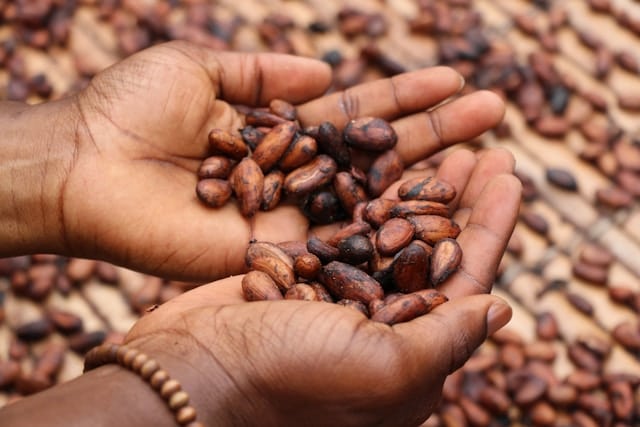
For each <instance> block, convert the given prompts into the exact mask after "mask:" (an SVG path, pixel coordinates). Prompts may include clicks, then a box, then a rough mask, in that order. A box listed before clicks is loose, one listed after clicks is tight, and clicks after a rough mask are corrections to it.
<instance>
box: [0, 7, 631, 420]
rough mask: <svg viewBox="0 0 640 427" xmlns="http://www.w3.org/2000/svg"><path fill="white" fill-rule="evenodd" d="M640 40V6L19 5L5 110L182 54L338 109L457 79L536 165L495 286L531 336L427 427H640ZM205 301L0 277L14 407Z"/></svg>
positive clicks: (88, 283) (6, 42) (49, 273)
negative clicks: (418, 83)
mask: <svg viewBox="0 0 640 427" xmlns="http://www.w3.org/2000/svg"><path fill="white" fill-rule="evenodd" d="M639 36H640V2H638V1H637V0H564V1H561V0H555V1H554V0H538V1H525V0H448V1H447V0H394V1H381V0H380V1H374V0H370V1H368V0H358V1H355V0H354V1H335V0H322V1H320V0H309V1H276V0H267V1H257V0H233V1H225V0H221V1H213V0H211V1H204V0H190V1H186V0H185V1H178V0H173V1H160V0H104V1H93V0H75V1H66V0H16V1H2V0H0V99H2V100H16V101H25V102H27V103H30V104H35V103H40V102H44V101H47V100H54V99H58V98H60V97H64V96H66V95H68V94H71V93H74V92H76V91H78V90H80V89H82V88H83V87H84V85H86V84H87V82H88V81H89V80H90V79H91V77H92V76H93V75H95V74H96V73H97V72H99V71H100V70H102V69H104V68H106V67H108V66H109V65H111V64H113V63H115V62H117V61H118V60H120V59H122V58H124V57H126V56H128V55H131V54H133V53H135V52H137V51H139V50H141V49H144V48H146V47H149V46H151V45H153V44H157V43H161V42H164V41H167V40H173V39H184V40H190V41H193V42H196V43H201V44H204V45H206V46H209V47H211V48H212V49H217V50H238V51H250V52H255V51H273V52H283V53H291V54H295V55H300V56H307V57H314V58H319V59H322V60H324V61H326V62H328V63H329V64H330V65H331V66H332V67H333V70H334V81H333V85H332V89H331V90H340V89H344V88H347V87H349V86H352V85H355V84H357V83H361V82H364V81H369V80H374V79H379V78H384V77H386V76H392V75H394V74H397V73H401V72H403V71H408V70H415V69H418V68H421V67H428V66H433V65H437V64H446V65H449V66H451V67H454V68H455V69H457V70H458V71H459V72H460V73H461V74H463V75H464V76H465V78H466V86H465V88H464V89H463V92H471V91H474V90H477V89H489V90H493V91H495V92H496V93H498V94H499V95H500V96H502V97H503V98H504V99H505V101H506V102H507V105H508V107H507V114H506V117H505V120H504V122H503V123H502V124H501V125H500V126H498V127H497V128H495V129H493V130H491V131H489V132H486V133H485V134H483V135H482V136H481V137H479V138H478V140H477V141H470V142H469V143H468V144H466V146H467V147H468V148H472V149H474V150H475V149H480V148H482V147H489V146H502V147H505V148H507V149H509V150H510V151H511V152H512V153H513V154H514V155H515V157H516V159H517V174H518V177H519V178H520V179H521V180H522V182H523V184H524V193H523V199H522V204H521V212H520V217H519V221H518V224H517V226H516V230H515V233H514V235H513V237H512V239H511V242H510V243H509V247H508V250H507V253H506V254H505V256H504V258H503V262H502V265H501V268H500V275H499V277H498V278H497V280H496V284H495V287H494V292H495V293H496V294H498V295H500V296H502V297H503V298H505V299H507V300H508V301H509V302H510V303H511V304H512V306H513V307H514V317H513V320H512V321H511V322H510V323H509V324H508V325H507V327H506V328H505V329H504V330H502V331H499V332H498V333H497V334H496V335H495V336H493V337H492V338H491V339H490V340H489V341H488V342H487V343H486V344H484V345H483V346H482V347H481V348H480V349H479V350H478V351H477V352H476V354H474V356H473V357H472V358H471V360H470V361H469V362H468V363H467V364H466V365H465V366H464V367H463V368H461V369H460V370H459V371H457V372H456V373H455V374H453V375H452V376H451V377H450V378H449V380H448V381H447V383H446V385H445V390H444V395H443V400H442V403H441V405H440V407H439V408H438V410H437V412H436V413H435V414H434V415H433V416H432V417H431V418H430V419H429V420H428V421H427V423H426V424H425V425H428V426H440V425H442V426H447V427H453V426H518V425H522V426H530V425H533V426H579V427H583V426H584V427H586V426H617V427H622V426H637V425H640V387H639V385H640V361H639V359H638V357H639V355H640V324H639V317H638V314H639V313H640V209H639V207H640V204H639V200H640V120H638V119H639V118H640V114H639V113H640V78H639V72H640V55H639V54H638V52H639V51H640V50H639V49H638V48H639V47H640V39H639ZM454 149H455V148H454ZM439 158H441V156H436V158H434V159H431V162H433V163H434V164H437V162H438V159H439ZM194 286H197V284H195V283H184V282H175V281H166V280H162V279H159V278H156V277H152V276H147V275H143V274H140V273H136V272H133V271H130V270H126V269H123V268H119V267H115V266H113V265H111V264H108V263H105V262H99V261H92V260H85V259H76V258H73V259H70V258H65V257H59V256H54V255H47V254H39V255H33V256H25V257H16V258H8V259H0V406H2V405H5V404H10V403H11V402H12V401H15V400H16V399H20V398H21V397H23V396H26V395H29V394H32V393H35V392H37V391H40V390H43V389H46V388H47V387H50V386H51V385H53V384H56V383H59V382H64V381H68V380H70V379H72V378H74V377H76V376H78V375H79V374H80V373H81V372H82V360H83V356H84V354H85V353H86V352H87V351H88V350H89V349H90V348H92V347H93V346H96V345H98V344H100V343H102V342H104V341H113V342H119V341H120V340H121V339H122V337H123V334H124V333H125V332H126V331H127V330H128V328H129V327H130V326H131V325H132V324H133V322H135V320H136V319H137V318H138V317H139V316H141V315H143V314H144V312H145V310H146V309H148V308H149V307H151V306H153V305H154V304H161V303H162V302H164V301H167V300H168V299H170V298H172V297H174V296H176V295H179V294H181V293H182V292H185V291H187V290H189V289H191V288H193V287H194Z"/></svg>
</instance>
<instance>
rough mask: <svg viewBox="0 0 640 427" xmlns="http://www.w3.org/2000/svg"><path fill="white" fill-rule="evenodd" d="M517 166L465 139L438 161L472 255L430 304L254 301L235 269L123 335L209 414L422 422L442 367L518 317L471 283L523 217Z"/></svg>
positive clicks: (486, 273) (282, 420)
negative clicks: (420, 307)
mask: <svg viewBox="0 0 640 427" xmlns="http://www.w3.org/2000/svg"><path fill="white" fill-rule="evenodd" d="M513 166H514V162H513V158H512V157H511V155H510V154H508V153H507V152H505V151H503V150H490V151H487V152H483V153H481V154H480V155H475V154H473V153H471V152H469V151H465V150H460V151H458V152H455V153H454V154H452V155H450V156H449V157H447V158H446V159H445V160H444V162H443V163H442V165H441V166H440V168H439V170H438V172H437V174H438V176H439V177H441V178H443V179H444V178H446V179H448V180H449V181H451V182H453V183H454V184H455V185H456V187H457V188H458V189H459V195H458V197H457V198H456V200H455V201H454V208H455V216H456V218H457V220H458V221H460V223H461V224H463V230H462V232H461V234H460V236H459V237H458V240H459V242H460V244H461V246H462V250H463V254H464V255H463V262H462V265H461V268H460V270H459V271H458V272H456V273H455V274H453V275H452V276H451V277H450V278H449V279H448V280H447V281H446V282H445V283H444V284H443V285H442V288H441V290H442V291H444V292H445V293H446V294H447V295H448V296H449V297H450V298H451V299H450V301H449V302H447V303H444V304H442V305H440V306H438V307H437V308H436V309H435V310H433V311H432V312H430V313H429V314H427V315H425V316H422V317H419V318H417V319H414V320H412V321H410V322H406V323H400V324H396V325H394V326H392V327H389V326H387V325H384V324H381V323H376V322H373V321H370V320H367V319H366V318H365V317H364V316H363V315H362V314H360V313H358V312H356V311H354V310H351V309H348V308H345V307H341V306H338V305H336V304H327V303H323V302H303V301H291V300H285V301H275V302H251V303H247V302H244V301H243V298H242V294H241V287H240V281H241V277H240V276H235V277H231V278H228V279H225V280H222V281H219V282H216V283H214V284H210V285H204V286H201V287H198V288H196V289H194V290H192V291H190V292H187V293H185V294H183V295H181V296H180V297H177V298H175V299H173V300H171V301H169V302H167V303H166V304H164V305H163V306H161V307H160V308H158V309H157V310H155V311H153V312H152V313H150V314H148V315H146V316H144V317H142V318H141V319H140V320H139V321H138V322H137V323H136V325H134V327H133V329H132V330H131V332H130V333H129V334H128V336H127V339H126V340H127V342H129V343H130V344H131V346H133V347H137V348H141V349H143V350H144V351H146V352H147V353H148V354H151V355H153V356H154V357H156V358H157V359H159V360H160V361H161V363H162V364H163V365H165V366H166V367H167V369H168V370H169V371H170V372H175V374H174V375H175V376H176V377H177V378H180V380H181V381H182V382H183V386H184V387H185V389H186V390H188V391H189V392H190V394H191V396H192V399H193V404H194V406H195V407H196V408H197V409H198V411H199V412H200V414H201V415H200V416H201V417H202V420H203V421H204V422H205V424H207V425H208V424H209V423H211V424H212V425H214V424H215V425H255V424H256V423H259V424H260V425H264V426H271V425H310V426H311V425H312V426H316V425H317V426H328V425H339V426H370V425H381V426H385V425H388V426H404V425H407V426H409V425H419V424H420V423H421V422H423V421H424V420H425V419H426V418H427V416H428V415H429V414H430V413H431V411H432V410H433V409H434V407H435V405H436V404H437V403H438V401H439V396H440V391H441V387H442V384H443V381H444V379H445V377H446V376H447V375H448V374H450V373H451V372H453V371H454V370H455V369H457V368H458V367H460V366H461V365H462V364H463V363H464V362H465V361H466V360H467V359H468V357H469V356H470V355H471V353H472V352H473V351H474V349H475V348H476V347H477V346H478V345H480V344H481V343H482V341H483V340H484V339H485V338H486V337H487V335H488V334H491V333H492V332H494V331H495V330H497V329H499V328H500V327H502V326H503V325H504V324H505V323H506V322H507V321H508V320H509V318H510V315H511V311H510V308H509V307H508V306H507V305H506V304H504V303H503V302H501V301H500V300H499V299H498V298H496V297H493V296H490V295H473V294H477V293H486V292H489V290H490V288H491V285H492V283H493V280H494V277H495V273H496V270H497V266H498V263H499V261H500V258H501V256H502V254H503V252H504V248H505V246H506V244H507V241H508V239H509V236H510V235H511V232H512V230H513V227H514V224H515V221H516V217H517V212H518V207H519V202H520V182H519V181H518V180H517V179H516V178H515V177H514V176H513V175H511V174H510V173H511V172H512V170H513ZM416 173H418V172H415V171H412V172H410V173H408V175H411V174H414V175H415V174H416ZM390 191H391V190H390ZM258 420H259V421H258ZM214 421H215V422H214Z"/></svg>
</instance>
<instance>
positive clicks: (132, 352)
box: [122, 348, 140, 368]
mask: <svg viewBox="0 0 640 427" xmlns="http://www.w3.org/2000/svg"><path fill="white" fill-rule="evenodd" d="M139 353H140V352H139V351H138V350H136V349H135V348H130V349H128V350H127V351H126V352H125V353H124V356H122V364H123V365H124V366H126V367H127V368H131V364H132V363H133V359H135V358H136V356H137V355H138V354H139Z"/></svg>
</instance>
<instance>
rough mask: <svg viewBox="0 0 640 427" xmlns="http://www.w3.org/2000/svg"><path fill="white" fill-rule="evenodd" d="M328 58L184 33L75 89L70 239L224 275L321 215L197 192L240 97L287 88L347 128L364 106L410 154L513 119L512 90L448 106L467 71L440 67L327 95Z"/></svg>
mask: <svg viewBox="0 0 640 427" xmlns="http://www.w3.org/2000/svg"><path fill="white" fill-rule="evenodd" d="M330 80H331V73H330V69H329V68H328V66H327V65H326V64H323V63H321V62H319V61H316V60H312V59H305V58H300V57H292V56H285V55H276V54H241V53H229V52H213V51H211V50H208V49H205V48H202V47H198V46H196V45H193V44H188V43H185V42H171V43H167V44H163V45H158V46H155V47H153V48H150V49H147V50H145V51H142V52H140V53H137V54H135V55H133V56H131V57H129V58H127V59H125V60H124V61H122V62H120V63H118V64H116V65H114V66H113V67H111V68H108V69H106V70H104V71H103V72H101V73H100V74H98V75H97V76H96V77H95V78H94V79H93V80H92V81H91V83H90V84H89V86H88V87H87V88H86V89H84V90H83V91H81V92H80V93H79V94H77V95H75V97H74V99H73V105H74V108H75V115H76V117H77V120H78V123H79V125H78V126H77V131H76V135H75V138H74V139H75V144H74V150H75V152H74V157H73V159H74V160H73V162H72V164H71V165H70V167H69V168H68V172H67V176H66V179H65V180H64V185H63V186H62V190H61V192H62V194H61V196H60V200H61V201H62V203H61V209H60V215H61V216H62V218H61V219H60V221H61V223H62V224H63V231H64V233H63V234H64V245H65V251H66V252H67V254H68V255H71V256H82V257H95V258H101V259H105V260H108V261H111V262H114V263H116V264H120V265H123V266H126V267H130V268H133V269H136V270H139V271H143V272H146V273H150V274H156V275H161V276H165V277H173V278H179V279H184V280H200V281H210V280H214V279H217V278H221V277H226V276H228V275H230V274H238V273H240V272H242V271H243V268H244V262H243V260H244V253H245V251H246V247H247V244H248V242H249V239H250V238H252V237H253V238H257V239H260V240H268V241H283V240H294V239H296V240H301V239H305V238H306V236H307V233H308V228H309V224H308V222H307V220H306V219H305V218H304V217H303V215H301V213H300V212H299V210H298V208H296V207H294V206H288V205H286V204H284V205H282V206H281V207H278V208H277V209H276V210H274V211H271V212H266V213H265V212H261V213H259V214H257V215H256V216H255V217H254V220H253V221H252V222H250V221H247V220H246V219H245V218H243V217H242V216H241V215H240V213H239V210H238V208H237V205H236V203H228V204H227V205H225V206H224V207H222V208H220V209H217V210H212V209H210V208H206V207H205V206H203V204H202V203H200V202H199V200H198V199H197V197H196V195H195V186H196V182H197V177H196V171H197V168H198V166H199V164H200V163H201V161H202V160H203V159H204V158H205V157H206V156H207V153H208V141H207V134H208V132H209V131H210V130H211V129H213V128H222V129H226V130H229V131H237V129H239V128H241V127H242V126H243V117H242V115H241V114H239V113H238V112H237V110H236V109H235V108H234V107H233V106H234V105H238V104H241V105H247V106H265V105H268V103H269V101H270V100H272V99H274V98H280V99H284V100H287V101H289V102H291V103H293V104H295V105H297V106H298V114H299V119H300V122H301V124H302V125H303V126H307V125H311V124H317V123H318V122H321V121H325V120H329V121H332V122H333V123H335V124H336V125H337V126H338V127H342V126H344V124H346V123H347V122H348V120H349V119H351V118H354V117H358V116H365V115H371V116H379V117H383V118H385V119H387V120H389V121H391V122H392V124H393V127H394V128H395V130H396V132H397V133H398V136H399V142H398V145H397V148H396V149H397V150H398V152H399V153H400V155H401V157H402V158H403V160H404V162H405V164H406V165H407V166H409V165H411V164H413V163H415V162H417V161H419V160H421V159H424V158H426V157H428V156H430V155H432V154H434V153H436V152H438V151H439V150H441V149H443V148H445V147H447V146H450V145H452V144H454V143H456V142H460V141H465V140H468V139H471V138H473V137H475V136H477V135H478V134H480V133H482V132H483V131H485V130H486V129H488V128H491V127H493V126H495V125H496V124H497V123H498V122H499V120H500V119H501V118H502V115H503V112H504V107H503V105H502V102H501V101H500V100H499V99H498V98H497V97H496V96H495V95H493V94H491V93H489V92H477V93H474V94H472V95H468V96H465V97H462V98H459V99H456V100H454V101H452V102H450V103H447V104H445V105H443V106H439V107H438V108H433V107H434V106H436V105H438V104H439V103H441V102H442V101H443V100H445V99H447V98H450V97H451V96H453V95H455V94H456V93H457V92H458V91H459V89H460V87H461V83H462V80H461V78H460V77H459V75H458V74H457V73H456V72H454V71H453V70H451V69H448V68H444V67H434V68H431V69H425V70H420V71H415V72H411V73H406V74H403V75H399V76H396V77H393V78H390V79H384V80H379V81H374V82H370V83H366V84H362V85H360V86H356V87H354V88H351V89H348V90H346V91H344V92H340V93H333V94H330V95H326V96H322V95H323V94H324V93H325V92H326V91H327V88H328V87H329V85H330Z"/></svg>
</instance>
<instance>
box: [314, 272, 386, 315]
mask: <svg viewBox="0 0 640 427" xmlns="http://www.w3.org/2000/svg"><path fill="white" fill-rule="evenodd" d="M320 281H321V282H322V283H323V284H324V285H325V286H326V287H327V290H328V291H329V293H331V294H332V295H334V296H335V297H336V298H337V299H352V300H356V301H361V302H363V303H364V304H365V305H368V304H369V303H370V302H371V301H372V300H374V299H382V298H383V295H384V291H383V290H382V287H381V286H380V284H379V283H378V282H377V281H376V280H374V279H373V278H372V277H371V276H369V275H368V274H367V273H365V272H364V271H362V270H360V269H358V268H356V267H353V266H351V265H349V264H345V263H343V262H339V261H332V262H330V263H328V264H327V265H325V266H323V267H322V270H321V273H320Z"/></svg>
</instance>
